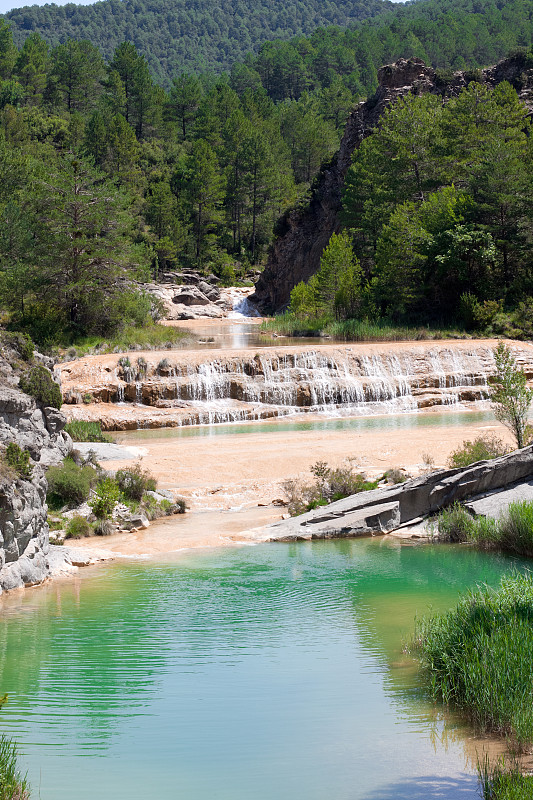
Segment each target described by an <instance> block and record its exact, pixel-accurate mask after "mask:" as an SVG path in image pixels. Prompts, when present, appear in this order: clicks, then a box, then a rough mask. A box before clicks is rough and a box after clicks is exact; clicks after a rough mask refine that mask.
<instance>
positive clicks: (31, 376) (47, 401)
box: [19, 365, 63, 408]
mask: <svg viewBox="0 0 533 800" xmlns="http://www.w3.org/2000/svg"><path fill="white" fill-rule="evenodd" d="M19 386H20V389H21V390H22V391H23V392H25V393H26V394H29V395H30V397H33V398H34V399H35V400H36V401H37V403H39V405H42V406H53V408H61V404H62V403H63V398H62V397H61V389H60V388H59V386H58V385H57V383H55V381H54V380H53V379H52V376H51V375H50V372H49V371H48V370H47V369H46V367H42V366H41V365H37V366H36V367H32V368H31V369H30V370H29V372H28V373H27V374H26V375H21V377H20V382H19Z"/></svg>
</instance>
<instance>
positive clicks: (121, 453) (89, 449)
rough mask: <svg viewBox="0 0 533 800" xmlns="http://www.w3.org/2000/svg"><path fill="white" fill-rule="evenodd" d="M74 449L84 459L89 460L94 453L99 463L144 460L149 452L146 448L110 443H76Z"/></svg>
mask: <svg viewBox="0 0 533 800" xmlns="http://www.w3.org/2000/svg"><path fill="white" fill-rule="evenodd" d="M74 449H75V450H78V452H79V453H81V455H82V456H83V457H84V458H87V456H88V455H89V453H94V454H95V456H96V458H97V459H98V461H126V460H129V459H133V458H142V456H145V455H146V454H147V452H148V451H147V450H146V448H144V447H127V446H126V445H123V444H111V443H108V442H74Z"/></svg>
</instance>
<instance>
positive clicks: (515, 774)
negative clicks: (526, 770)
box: [478, 757, 533, 800]
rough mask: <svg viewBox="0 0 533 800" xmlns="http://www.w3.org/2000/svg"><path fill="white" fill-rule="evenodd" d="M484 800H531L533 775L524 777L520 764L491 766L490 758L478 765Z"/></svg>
mask: <svg viewBox="0 0 533 800" xmlns="http://www.w3.org/2000/svg"><path fill="white" fill-rule="evenodd" d="M478 777H479V787H480V790H481V796H482V798H483V800H531V798H532V797H533V775H523V774H522V772H521V770H520V767H519V765H518V764H516V763H513V764H511V765H510V766H506V765H505V763H504V762H503V761H501V762H499V763H497V764H491V763H490V761H489V759H488V757H485V759H484V760H483V761H482V762H481V763H480V764H478Z"/></svg>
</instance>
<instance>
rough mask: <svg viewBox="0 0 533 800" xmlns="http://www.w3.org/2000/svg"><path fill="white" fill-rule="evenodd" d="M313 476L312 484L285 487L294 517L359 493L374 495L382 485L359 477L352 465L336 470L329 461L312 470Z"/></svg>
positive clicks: (289, 482) (286, 484)
mask: <svg viewBox="0 0 533 800" xmlns="http://www.w3.org/2000/svg"><path fill="white" fill-rule="evenodd" d="M311 474H312V475H313V476H314V478H315V481H314V483H312V484H307V483H304V482H302V481H298V480H292V479H291V480H287V481H284V483H283V484H282V488H283V491H284V493H285V495H286V497H287V507H288V511H289V514H290V515H291V516H296V515H298V514H303V513H305V512H306V511H311V510H312V509H313V508H318V507H319V506H323V505H327V504H328V503H331V502H333V501H334V500H341V499H342V498H343V497H348V496H349V495H352V494H357V493H358V492H366V491H370V490H371V489H375V488H376V487H377V485H378V484H377V481H368V480H367V479H366V478H365V476H364V475H361V474H360V473H356V472H355V470H354V469H353V467H352V466H351V464H350V463H347V464H346V465H343V466H340V467H336V468H335V469H332V468H331V467H329V466H328V465H327V464H326V462H325V461H317V463H316V464H314V465H313V466H312V467H311Z"/></svg>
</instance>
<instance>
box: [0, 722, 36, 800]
mask: <svg viewBox="0 0 533 800" xmlns="http://www.w3.org/2000/svg"><path fill="white" fill-rule="evenodd" d="M29 798H30V791H29V787H28V783H27V781H26V778H25V777H24V776H23V775H21V773H20V770H19V768H18V751H17V747H16V745H15V743H14V742H12V741H11V740H10V739H7V738H6V737H5V736H4V735H2V736H0V800H29Z"/></svg>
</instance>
